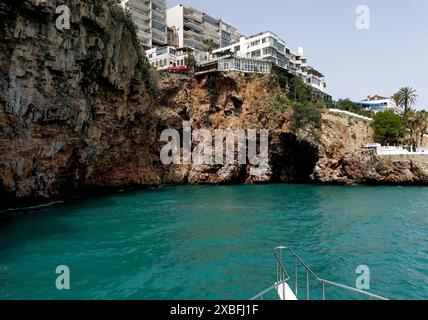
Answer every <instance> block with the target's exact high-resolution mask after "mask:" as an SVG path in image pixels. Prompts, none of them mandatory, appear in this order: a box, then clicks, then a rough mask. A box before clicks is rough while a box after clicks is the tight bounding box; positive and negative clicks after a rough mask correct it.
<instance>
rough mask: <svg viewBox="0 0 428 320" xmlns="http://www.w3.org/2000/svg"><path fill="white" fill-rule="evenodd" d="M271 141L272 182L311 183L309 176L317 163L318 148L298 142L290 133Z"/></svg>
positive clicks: (308, 143) (307, 143)
mask: <svg viewBox="0 0 428 320" xmlns="http://www.w3.org/2000/svg"><path fill="white" fill-rule="evenodd" d="M275 140H276V141H273V144H274V147H275V148H272V150H275V151H274V152H273V153H272V154H271V161H272V167H273V177H272V182H290V183H311V182H312V179H311V175H312V174H313V172H314V169H315V165H316V164H317V162H318V161H319V155H318V147H316V146H315V145H313V144H311V143H310V142H308V141H305V140H299V139H297V137H296V136H295V135H294V134H292V133H287V134H283V135H280V136H279V137H277V139H275Z"/></svg>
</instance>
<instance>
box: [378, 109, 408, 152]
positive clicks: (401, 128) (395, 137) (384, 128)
mask: <svg viewBox="0 0 428 320" xmlns="http://www.w3.org/2000/svg"><path fill="white" fill-rule="evenodd" d="M372 127H373V130H374V134H375V136H374V138H375V140H376V142H379V143H382V144H397V143H399V142H400V141H401V140H402V139H403V138H404V136H405V135H406V125H405V122H404V119H403V117H402V116H400V115H398V114H395V113H394V111H392V110H387V111H383V112H379V113H377V114H376V115H375V116H374V118H373V123H372Z"/></svg>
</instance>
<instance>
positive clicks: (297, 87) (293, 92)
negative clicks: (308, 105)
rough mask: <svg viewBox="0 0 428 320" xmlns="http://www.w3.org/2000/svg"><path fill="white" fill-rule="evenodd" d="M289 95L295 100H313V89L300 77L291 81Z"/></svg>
mask: <svg viewBox="0 0 428 320" xmlns="http://www.w3.org/2000/svg"><path fill="white" fill-rule="evenodd" d="M289 86H290V88H289V89H290V91H289V96H290V98H291V99H292V100H293V101H298V102H306V101H310V100H311V90H310V88H309V87H308V86H307V85H306V84H305V83H304V82H303V80H302V79H300V78H299V77H293V78H292V79H291V80H290V81H289Z"/></svg>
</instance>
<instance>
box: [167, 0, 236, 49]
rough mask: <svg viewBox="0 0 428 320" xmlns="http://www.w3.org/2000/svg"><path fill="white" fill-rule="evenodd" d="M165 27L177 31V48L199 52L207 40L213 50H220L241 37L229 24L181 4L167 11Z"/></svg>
mask: <svg viewBox="0 0 428 320" xmlns="http://www.w3.org/2000/svg"><path fill="white" fill-rule="evenodd" d="M167 25H168V27H174V28H175V29H176V30H177V32H178V39H179V40H178V41H179V47H188V48H193V49H196V50H200V51H204V50H205V44H204V41H205V40H207V39H212V40H213V44H214V48H220V47H224V46H228V45H230V44H232V43H234V42H236V41H238V40H239V37H240V36H241V35H240V34H239V33H238V31H237V29H236V28H235V27H234V26H232V25H231V24H229V23H226V22H224V21H223V20H221V19H217V18H214V17H212V16H210V15H209V14H207V13H204V12H202V11H200V10H198V9H195V8H192V7H190V6H183V5H181V4H180V5H177V6H175V7H173V8H171V9H168V11H167Z"/></svg>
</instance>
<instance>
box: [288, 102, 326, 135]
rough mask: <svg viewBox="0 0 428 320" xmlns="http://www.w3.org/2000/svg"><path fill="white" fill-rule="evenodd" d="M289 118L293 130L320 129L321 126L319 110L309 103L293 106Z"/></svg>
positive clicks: (299, 103) (298, 103)
mask: <svg viewBox="0 0 428 320" xmlns="http://www.w3.org/2000/svg"><path fill="white" fill-rule="evenodd" d="M293 110H294V112H293V115H292V116H291V128H292V129H293V130H298V129H304V130H312V129H320V128H321V126H322V115H321V111H320V110H319V108H317V107H316V105H315V104H313V103H311V102H303V103H302V102H297V103H294V105H293Z"/></svg>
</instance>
